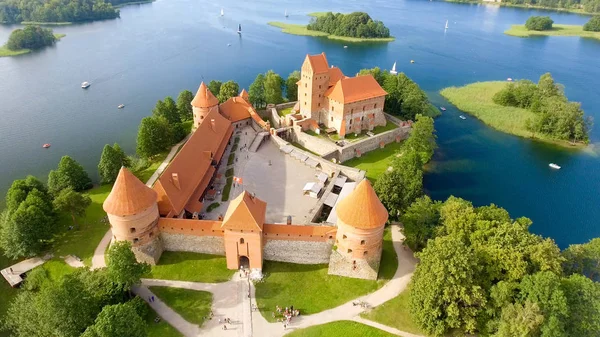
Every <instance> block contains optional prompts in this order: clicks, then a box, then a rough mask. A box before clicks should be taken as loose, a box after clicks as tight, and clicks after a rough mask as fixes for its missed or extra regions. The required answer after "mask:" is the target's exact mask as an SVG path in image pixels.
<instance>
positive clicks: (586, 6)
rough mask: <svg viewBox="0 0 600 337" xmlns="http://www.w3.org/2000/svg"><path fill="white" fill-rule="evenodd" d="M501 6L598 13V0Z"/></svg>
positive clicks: (507, 0)
mask: <svg viewBox="0 0 600 337" xmlns="http://www.w3.org/2000/svg"><path fill="white" fill-rule="evenodd" d="M453 1H455V2H480V1H479V0H453ZM502 4H507V5H515V6H537V7H544V8H556V9H569V10H583V11H584V12H587V13H599V12H600V0H503V1H502Z"/></svg>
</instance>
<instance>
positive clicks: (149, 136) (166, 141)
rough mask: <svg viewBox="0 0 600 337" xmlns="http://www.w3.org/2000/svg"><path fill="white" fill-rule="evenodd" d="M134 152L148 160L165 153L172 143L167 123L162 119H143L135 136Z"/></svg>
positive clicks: (151, 117)
mask: <svg viewBox="0 0 600 337" xmlns="http://www.w3.org/2000/svg"><path fill="white" fill-rule="evenodd" d="M136 143H137V146H136V152H137V154H138V155H139V156H140V157H143V158H150V157H153V156H155V155H157V154H159V153H161V152H163V151H166V150H167V149H168V148H169V146H171V144H172V143H173V136H172V134H171V128H170V127H169V122H168V121H167V120H166V119H165V118H164V117H155V116H150V117H144V118H143V119H142V121H141V123H140V128H139V129H138V134H137V142H136Z"/></svg>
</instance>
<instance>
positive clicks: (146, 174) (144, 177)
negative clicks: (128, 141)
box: [132, 151, 169, 183]
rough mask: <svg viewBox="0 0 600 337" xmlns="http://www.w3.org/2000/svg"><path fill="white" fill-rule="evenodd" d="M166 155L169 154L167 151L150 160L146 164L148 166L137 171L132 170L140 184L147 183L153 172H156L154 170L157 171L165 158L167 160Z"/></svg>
mask: <svg viewBox="0 0 600 337" xmlns="http://www.w3.org/2000/svg"><path fill="white" fill-rule="evenodd" d="M168 154H169V151H167V152H164V153H161V154H159V155H157V156H155V157H154V158H152V160H150V161H149V162H148V165H146V166H144V167H142V168H140V169H137V170H132V173H133V174H134V175H135V176H136V177H138V179H140V180H141V181H142V182H144V183H146V182H148V180H149V179H150V177H152V175H153V174H154V172H156V169H158V167H159V166H160V164H162V162H163V161H164V160H165V158H167V155H168Z"/></svg>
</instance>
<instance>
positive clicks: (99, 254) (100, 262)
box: [92, 229, 112, 269]
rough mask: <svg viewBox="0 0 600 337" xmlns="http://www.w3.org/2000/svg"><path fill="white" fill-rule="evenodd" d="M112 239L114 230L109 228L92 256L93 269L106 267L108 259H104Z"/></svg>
mask: <svg viewBox="0 0 600 337" xmlns="http://www.w3.org/2000/svg"><path fill="white" fill-rule="evenodd" d="M111 239H112V231H111V230H110V229H109V230H108V232H106V234H104V236H103V237H102V240H100V243H99V244H98V247H96V250H94V256H92V269H99V268H104V267H106V261H105V260H104V252H106V247H108V245H109V244H110V240H111Z"/></svg>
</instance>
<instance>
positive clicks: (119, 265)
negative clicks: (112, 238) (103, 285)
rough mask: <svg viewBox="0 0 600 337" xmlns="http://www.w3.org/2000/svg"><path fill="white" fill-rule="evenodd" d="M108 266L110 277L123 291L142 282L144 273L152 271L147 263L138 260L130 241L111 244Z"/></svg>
mask: <svg viewBox="0 0 600 337" xmlns="http://www.w3.org/2000/svg"><path fill="white" fill-rule="evenodd" d="M107 267H108V275H109V277H110V279H111V280H112V281H113V282H114V283H115V284H117V285H119V287H120V288H121V289H123V291H129V290H130V289H131V287H132V286H133V285H135V284H138V283H140V279H141V277H142V276H143V275H145V274H147V273H149V272H150V266H149V265H148V264H147V263H140V262H138V261H137V260H136V258H135V254H134V253H133V251H132V250H131V243H130V242H128V241H118V242H115V243H113V244H112V245H111V246H110V248H109V249H108V259H107Z"/></svg>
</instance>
